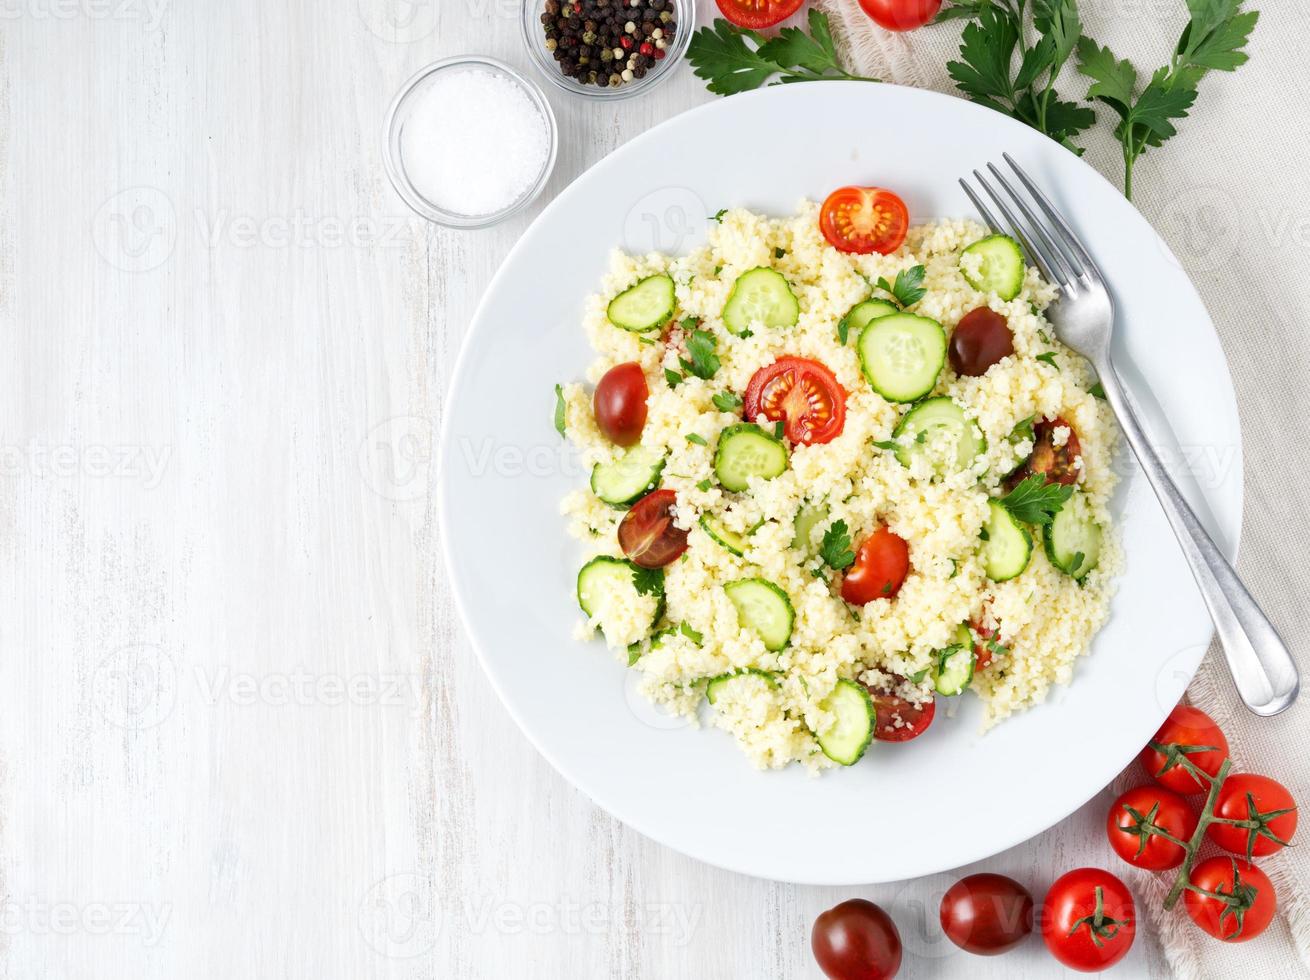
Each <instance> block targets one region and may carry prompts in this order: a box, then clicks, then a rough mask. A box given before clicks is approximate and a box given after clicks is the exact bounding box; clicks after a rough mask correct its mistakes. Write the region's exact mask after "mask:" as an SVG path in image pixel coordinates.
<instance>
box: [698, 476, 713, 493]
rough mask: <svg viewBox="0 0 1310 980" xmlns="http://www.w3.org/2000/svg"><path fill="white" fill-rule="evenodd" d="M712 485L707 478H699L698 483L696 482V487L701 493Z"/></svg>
mask: <svg viewBox="0 0 1310 980" xmlns="http://www.w3.org/2000/svg"><path fill="white" fill-rule="evenodd" d="M712 486H714V484H713V483H711V482H710V481H709V480H708V479H705V480H701V481H700V483H698V484H696V489H697V490H699V491H701V493H704V492H705V491H706V490H708V489H709V488H710V487H712Z"/></svg>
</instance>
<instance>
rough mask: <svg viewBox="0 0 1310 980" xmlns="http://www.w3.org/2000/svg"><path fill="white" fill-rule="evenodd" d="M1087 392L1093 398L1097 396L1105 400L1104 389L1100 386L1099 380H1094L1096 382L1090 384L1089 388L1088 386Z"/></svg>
mask: <svg viewBox="0 0 1310 980" xmlns="http://www.w3.org/2000/svg"><path fill="white" fill-rule="evenodd" d="M1087 393H1088V394H1089V395H1091V396H1092V397H1093V398H1099V399H1101V401H1105V389H1104V388H1103V387H1101V382H1099V381H1098V382H1096V384H1094V385H1092V386H1091V387H1090V388H1088V389H1087Z"/></svg>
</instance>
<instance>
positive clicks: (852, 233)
mask: <svg viewBox="0 0 1310 980" xmlns="http://www.w3.org/2000/svg"><path fill="white" fill-rule="evenodd" d="M819 230H820V231H821V232H823V237H824V238H826V239H827V240H828V244H829V245H831V246H832V247H833V248H835V249H837V250H838V251H839V252H858V253H859V254H861V255H867V254H868V253H870V252H881V253H882V254H883V255H887V254H888V253H890V252H894V251H896V250H897V249H898V248H900V247H901V243H902V242H904V241H905V233H906V232H907V231H909V230H910V212H909V210H908V209H907V208H906V207H905V202H904V201H902V200H901V199H900V198H899V197H897V196H896V195H895V194H893V193H892V192H891V191H889V190H884V189H883V188H881V187H839V188H837V190H835V191H833V192H832V193H831V194H829V195H828V198H827V200H825V201H824V202H823V207H822V208H821V209H820V211H819Z"/></svg>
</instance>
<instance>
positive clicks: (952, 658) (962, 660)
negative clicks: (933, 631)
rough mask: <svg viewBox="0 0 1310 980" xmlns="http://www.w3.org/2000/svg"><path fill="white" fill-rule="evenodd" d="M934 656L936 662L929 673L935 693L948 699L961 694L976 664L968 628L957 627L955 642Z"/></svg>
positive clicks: (966, 686)
mask: <svg viewBox="0 0 1310 980" xmlns="http://www.w3.org/2000/svg"><path fill="white" fill-rule="evenodd" d="M934 656H935V657H936V660H935V662H934V663H933V666H932V669H931V670H930V671H929V673H930V674H931V675H932V683H933V687H934V688H935V689H936V691H937V693H938V694H941V695H944V696H946V697H948V698H953V697H955V696H956V695H959V694H963V693H964V691H965V689H966V688H968V686H969V683H970V681H972V680H973V671H974V667H975V665H976V664H977V658H976V657H975V656H974V652H973V634H972V633H970V632H969V627H968V626H965V625H963V624H961V625H960V626H959V627H957V628H956V630H955V642H954V643H952V644H951V645H950V646H948V647H947V648H946V649H944V650H938V651H937V652H936V654H934Z"/></svg>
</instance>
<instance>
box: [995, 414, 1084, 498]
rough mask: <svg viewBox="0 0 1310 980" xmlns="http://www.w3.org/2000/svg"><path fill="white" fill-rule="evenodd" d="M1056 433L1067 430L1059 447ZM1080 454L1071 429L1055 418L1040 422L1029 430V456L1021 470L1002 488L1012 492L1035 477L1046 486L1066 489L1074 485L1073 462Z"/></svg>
mask: <svg viewBox="0 0 1310 980" xmlns="http://www.w3.org/2000/svg"><path fill="white" fill-rule="evenodd" d="M1056 429H1068V430H1069V437H1068V438H1067V439H1065V441H1064V445H1062V446H1057V445H1056V444H1055V430H1056ZM1082 454H1083V448H1082V445H1081V444H1080V443H1079V442H1078V432H1077V430H1076V429H1074V427H1073V426H1072V425H1070V424H1069V423H1068V422H1066V421H1065V420H1064V419H1062V418H1059V417H1056V418H1053V419H1042V420H1041V421H1040V422H1038V423H1036V424H1035V425H1034V426H1033V451H1032V453H1030V454H1029V456H1028V459H1027V460H1026V461H1025V462H1024V464H1023V465H1022V466H1020V467H1019V468H1018V469H1017V470H1015V471H1014V472H1013V473H1011V474H1010V475H1009V477H1007V478H1006V481H1005V483H1006V486H1008V487H1011V488H1013V487H1015V486H1017V485H1018V484H1020V483H1022V482H1023V481H1024V480H1025V479H1026V478H1027V477H1030V476H1032V475H1033V474H1035V473H1040V474H1042V475H1043V476H1045V477H1046V482H1047V483H1063V484H1065V485H1066V486H1069V485H1071V484H1074V483H1077V482H1078V472H1079V470H1078V464H1077V460H1078V459H1079V458H1080V457H1081V456H1082Z"/></svg>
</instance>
